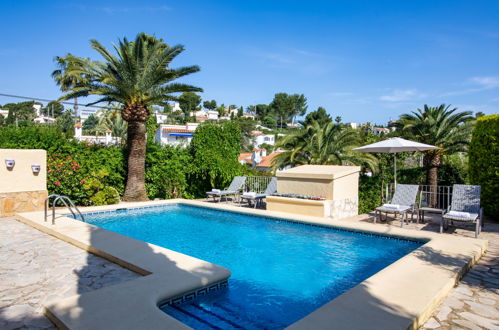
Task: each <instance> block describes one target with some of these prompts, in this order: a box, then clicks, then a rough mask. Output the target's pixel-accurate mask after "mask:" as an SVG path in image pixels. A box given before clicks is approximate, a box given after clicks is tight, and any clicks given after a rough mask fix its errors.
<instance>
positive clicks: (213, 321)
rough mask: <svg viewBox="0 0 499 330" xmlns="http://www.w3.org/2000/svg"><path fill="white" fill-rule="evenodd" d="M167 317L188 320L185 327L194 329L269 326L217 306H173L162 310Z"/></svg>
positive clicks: (261, 327) (263, 327) (262, 327)
mask: <svg viewBox="0 0 499 330" xmlns="http://www.w3.org/2000/svg"><path fill="white" fill-rule="evenodd" d="M163 310H164V311H165V312H167V313H168V314H169V315H171V316H173V317H175V318H177V319H180V320H185V318H186V316H187V317H188V318H189V321H188V322H185V323H186V324H187V325H189V326H190V327H192V328H194V329H224V330H225V329H255V330H256V329H266V328H267V329H268V328H269V327H271V326H269V325H268V324H267V325H264V324H258V323H256V322H253V321H251V320H249V319H246V318H245V317H244V315H241V314H239V313H237V311H235V310H232V309H230V308H227V307H225V306H222V305H219V304H213V303H211V304H202V305H201V304H198V303H194V304H189V305H176V306H175V305H174V306H168V307H166V308H164V309H163Z"/></svg>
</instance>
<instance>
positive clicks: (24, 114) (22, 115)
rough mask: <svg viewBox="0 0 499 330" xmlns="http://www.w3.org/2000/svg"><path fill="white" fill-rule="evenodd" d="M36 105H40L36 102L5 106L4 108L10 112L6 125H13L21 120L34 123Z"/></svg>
mask: <svg viewBox="0 0 499 330" xmlns="http://www.w3.org/2000/svg"><path fill="white" fill-rule="evenodd" d="M35 104H40V103H37V102H35V101H26V102H19V103H7V104H4V106H3V108H4V109H6V110H9V114H8V116H7V119H6V123H7V124H13V123H15V122H17V121H20V120H26V121H32V120H33V119H35V117H36V111H35V108H34V107H33V106H34V105H35Z"/></svg>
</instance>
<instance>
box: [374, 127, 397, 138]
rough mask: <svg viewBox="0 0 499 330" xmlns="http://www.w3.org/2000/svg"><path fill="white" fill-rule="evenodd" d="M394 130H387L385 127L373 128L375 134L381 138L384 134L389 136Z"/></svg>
mask: <svg viewBox="0 0 499 330" xmlns="http://www.w3.org/2000/svg"><path fill="white" fill-rule="evenodd" d="M393 130H394V129H390V128H385V127H373V128H372V131H373V134H374V135H376V136H381V135H383V134H388V133H390V132H392V131H393Z"/></svg>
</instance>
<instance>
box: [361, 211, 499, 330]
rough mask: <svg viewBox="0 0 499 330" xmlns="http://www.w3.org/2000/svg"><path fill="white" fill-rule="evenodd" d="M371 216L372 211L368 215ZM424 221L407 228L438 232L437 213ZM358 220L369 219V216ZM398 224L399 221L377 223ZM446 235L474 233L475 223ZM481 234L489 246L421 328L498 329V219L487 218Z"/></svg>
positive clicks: (470, 235) (426, 217)
mask: <svg viewBox="0 0 499 330" xmlns="http://www.w3.org/2000/svg"><path fill="white" fill-rule="evenodd" d="M371 216H374V215H371ZM425 219H427V220H429V221H428V222H427V223H425V224H422V223H419V224H417V223H409V225H406V226H407V227H408V228H413V229H415V230H428V231H433V232H439V230H440V224H439V220H440V218H439V216H436V215H433V216H432V215H430V216H429V217H428V216H425ZM361 221H367V222H372V217H371V218H368V219H364V220H361ZM379 225H380V226H388V227H390V226H400V221H398V220H395V221H392V222H391V223H384V222H383V223H379ZM445 234H446V235H459V236H466V237H474V235H475V232H474V227H473V226H472V225H469V226H460V227H457V228H456V227H450V228H449V229H448V230H447V231H446V232H445ZM480 238H482V239H487V240H488V241H489V249H488V251H487V253H486V255H485V256H483V257H482V258H481V259H480V260H479V261H478V263H477V264H476V265H475V266H474V267H473V268H472V269H471V270H470V271H469V272H468V273H467V274H466V275H465V276H464V277H463V278H462V279H461V281H460V282H459V284H458V285H457V286H456V287H455V288H454V290H453V291H452V292H451V293H450V294H449V296H448V297H447V298H446V299H445V300H444V301H443V302H442V304H441V305H440V307H439V308H438V309H437V310H436V311H435V312H434V313H433V316H432V317H431V318H430V319H429V320H428V321H427V322H426V324H425V325H424V326H423V327H422V328H421V329H425V330H426V329H473V330H475V329H499V223H490V222H486V223H485V227H484V231H483V232H482V233H481V234H480Z"/></svg>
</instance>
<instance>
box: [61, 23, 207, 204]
mask: <svg viewBox="0 0 499 330" xmlns="http://www.w3.org/2000/svg"><path fill="white" fill-rule="evenodd" d="M91 46H92V48H93V49H94V50H95V51H97V52H98V53H99V54H100V55H101V56H102V57H103V58H104V62H91V63H88V62H87V61H85V59H81V58H75V59H73V61H74V63H70V64H71V65H68V67H69V68H71V72H70V73H73V72H72V71H73V70H74V71H75V72H82V73H83V75H84V76H85V77H89V78H90V79H86V80H84V81H82V82H80V83H79V84H76V86H74V85H71V87H69V91H68V92H67V93H66V94H65V95H64V96H63V97H62V99H70V98H73V97H78V96H87V95H99V96H101V97H100V98H99V99H98V100H97V101H95V102H92V103H91V104H97V103H99V102H116V103H118V104H120V105H121V106H122V110H121V115H122V118H123V119H124V120H125V121H126V122H127V123H128V128H127V150H128V177H127V183H126V188H125V194H124V200H127V201H140V200H146V199H147V194H146V188H145V182H144V180H145V179H144V166H145V155H146V122H147V120H148V119H149V116H150V111H149V108H150V107H152V106H153V105H159V106H165V105H166V104H167V101H173V100H176V99H177V97H176V96H175V93H182V92H202V89H201V88H198V87H194V86H191V85H187V84H182V83H176V82H173V81H175V80H176V79H178V78H181V77H183V76H186V75H189V74H191V73H195V72H198V71H199V67H198V66H187V67H180V68H175V69H173V68H171V67H170V63H171V62H172V60H173V59H175V58H176V57H177V56H178V55H179V54H181V53H182V52H183V51H184V47H183V46H181V45H176V46H169V45H167V44H166V43H165V42H164V41H163V40H162V39H158V38H156V37H155V36H149V35H147V34H145V33H139V34H138V35H137V36H136V38H135V40H134V41H129V40H128V39H127V38H123V39H122V40H119V42H118V44H117V45H116V46H115V47H114V49H115V54H113V53H111V52H110V51H109V50H108V49H106V48H105V47H104V46H103V45H102V44H100V43H99V42H98V41H97V40H91Z"/></svg>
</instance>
